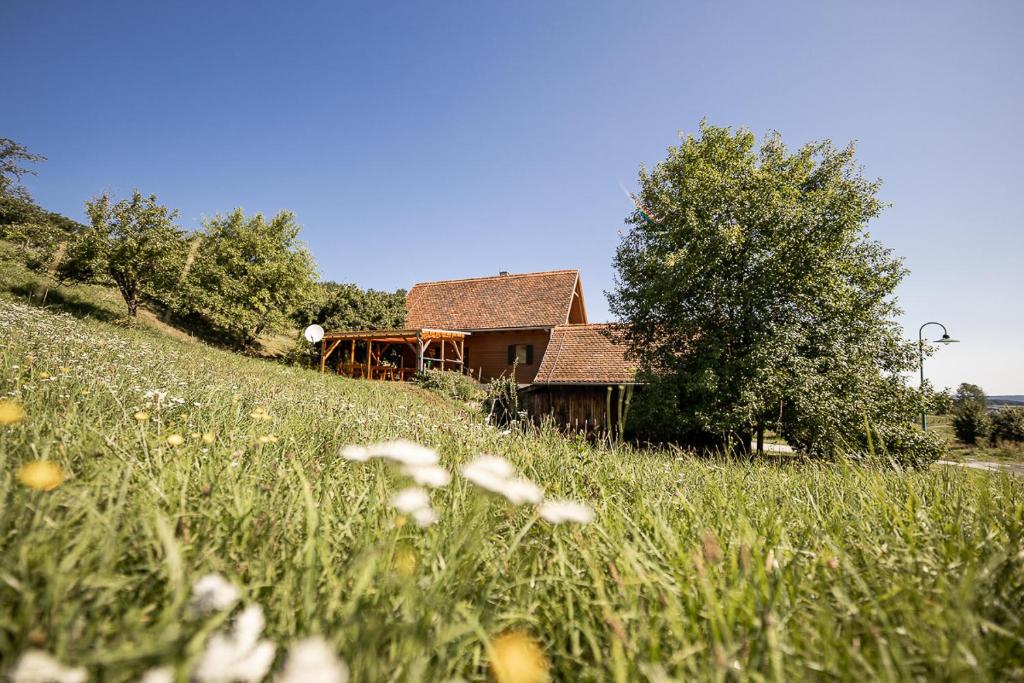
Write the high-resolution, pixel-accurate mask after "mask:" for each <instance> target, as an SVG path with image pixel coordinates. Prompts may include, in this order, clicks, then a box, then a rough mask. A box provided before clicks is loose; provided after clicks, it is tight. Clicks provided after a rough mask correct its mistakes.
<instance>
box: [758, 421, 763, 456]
mask: <svg viewBox="0 0 1024 683" xmlns="http://www.w3.org/2000/svg"><path fill="white" fill-rule="evenodd" d="M757 454H758V455H764V425H760V424H759V425H757Z"/></svg>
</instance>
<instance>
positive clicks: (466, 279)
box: [413, 268, 580, 287]
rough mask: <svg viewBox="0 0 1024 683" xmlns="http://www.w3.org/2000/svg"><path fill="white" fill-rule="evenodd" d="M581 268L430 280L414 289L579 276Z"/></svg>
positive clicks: (418, 284)
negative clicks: (476, 282)
mask: <svg viewBox="0 0 1024 683" xmlns="http://www.w3.org/2000/svg"><path fill="white" fill-rule="evenodd" d="M579 272H580V269H579V268H563V269H561V270H538V271H534V272H531V273H509V274H508V275H483V276H477V277H463V278H453V279H450V280H430V281H428V282H417V283H415V284H414V285H413V287H424V286H427V285H447V284H451V283H453V282H473V281H476V280H511V279H513V278H519V277H539V276H541V275H561V274H563V273H576V274H577V275H578V274H579Z"/></svg>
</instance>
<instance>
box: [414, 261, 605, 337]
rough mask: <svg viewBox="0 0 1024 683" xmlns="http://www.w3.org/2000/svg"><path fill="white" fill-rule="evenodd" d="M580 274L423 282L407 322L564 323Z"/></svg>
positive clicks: (473, 326)
mask: <svg viewBox="0 0 1024 683" xmlns="http://www.w3.org/2000/svg"><path fill="white" fill-rule="evenodd" d="M578 280H579V271H578V270H553V271H548V272H545V273H523V274H520V275H496V276H493V277H478V278H470V279H466V280H443V281H440V282H420V283H419V284H416V285H413V288H412V289H410V290H409V294H408V296H407V297H406V310H407V313H406V318H405V325H406V327H437V328H441V329H446V330H490V329H501V328H507V327H554V326H555V325H564V324H565V323H566V322H567V321H568V319H569V308H570V306H571V305H572V296H573V292H575V291H576V283H577V281H578ZM584 319H585V318H584Z"/></svg>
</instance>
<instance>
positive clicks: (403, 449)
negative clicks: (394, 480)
mask: <svg viewBox="0 0 1024 683" xmlns="http://www.w3.org/2000/svg"><path fill="white" fill-rule="evenodd" d="M367 451H368V452H369V457H371V458H384V459H385V460H391V461H393V462H397V463H398V464H400V465H409V466H412V467H422V466H425V465H436V464H437V461H438V459H439V458H438V455H437V451H435V450H434V449H433V448H427V447H426V446H421V445H419V444H418V443H413V442H412V441H406V440H405V439H397V440H395V441H385V442H383V443H376V444H373V445H371V446H368V447H367Z"/></svg>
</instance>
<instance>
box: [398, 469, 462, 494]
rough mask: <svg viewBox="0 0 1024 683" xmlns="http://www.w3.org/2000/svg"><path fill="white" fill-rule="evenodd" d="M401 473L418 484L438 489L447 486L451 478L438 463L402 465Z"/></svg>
mask: <svg viewBox="0 0 1024 683" xmlns="http://www.w3.org/2000/svg"><path fill="white" fill-rule="evenodd" d="M402 474H404V475H405V476H407V477H410V478H411V479H412V480H413V481H415V482H416V483H417V484H419V485H420V486H429V487H430V488H432V489H439V488H441V487H442V486H447V485H448V482H450V481H451V480H452V475H451V474H450V473H449V472H448V470H446V469H445V468H443V467H441V466H440V465H419V466H412V465H404V466H403V467H402Z"/></svg>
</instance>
